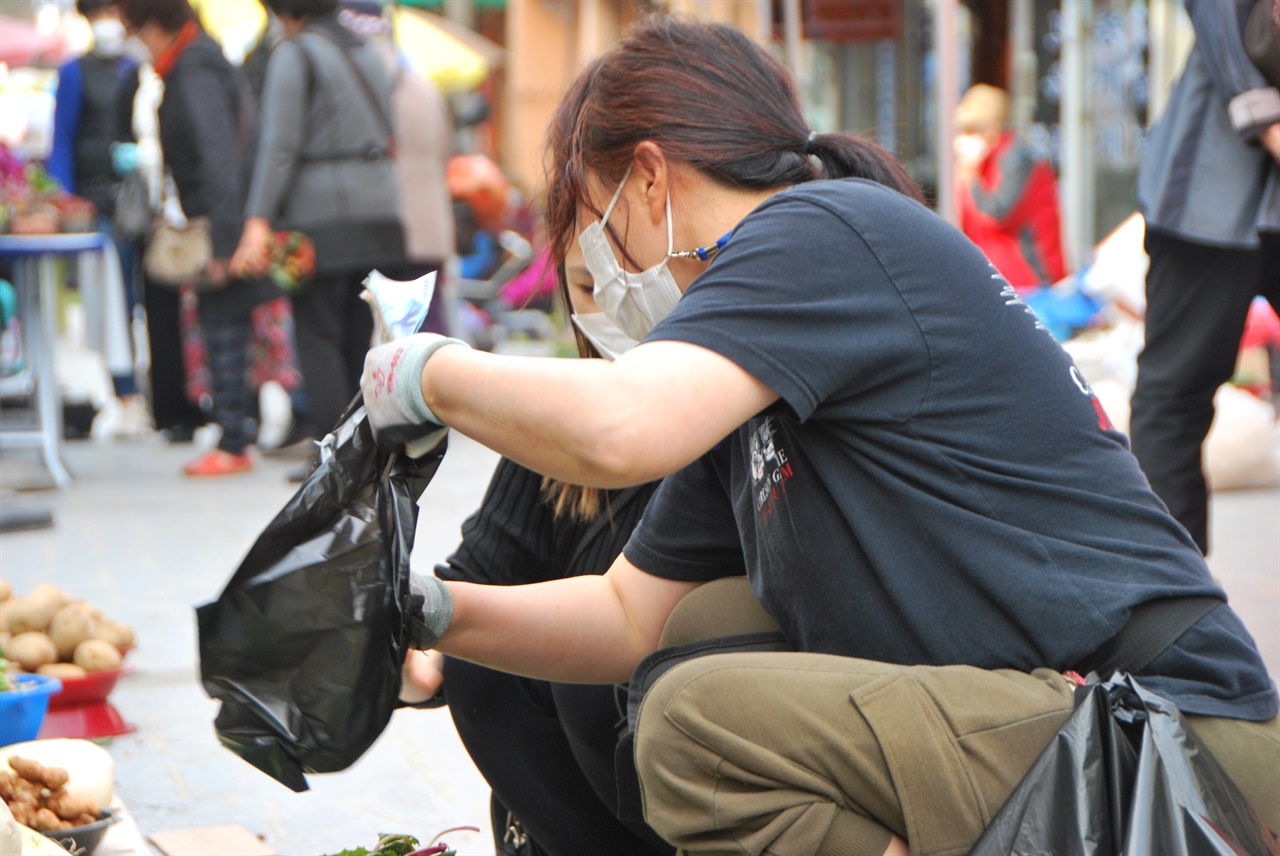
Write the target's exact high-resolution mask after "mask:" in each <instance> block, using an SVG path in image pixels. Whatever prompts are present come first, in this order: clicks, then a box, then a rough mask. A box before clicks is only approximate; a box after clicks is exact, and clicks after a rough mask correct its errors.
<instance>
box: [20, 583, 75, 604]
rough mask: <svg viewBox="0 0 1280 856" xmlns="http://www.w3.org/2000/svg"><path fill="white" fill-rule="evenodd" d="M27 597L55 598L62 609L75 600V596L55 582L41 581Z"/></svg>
mask: <svg viewBox="0 0 1280 856" xmlns="http://www.w3.org/2000/svg"><path fill="white" fill-rule="evenodd" d="M27 597H35V598H41V599H45V598H47V599H49V600H53V601H55V602H57V604H58V609H61V608H62V607H64V606H66V605H67V604H69V603H71V601H73V600H75V598H73V597H72V596H71V595H69V594H67V593H66V592H65V591H63V590H62V589H60V588H58V587H57V586H55V585H54V584H53V583H40V585H38V586H36V587H35V588H33V589H32V590H31V591H30V592H28V593H27Z"/></svg>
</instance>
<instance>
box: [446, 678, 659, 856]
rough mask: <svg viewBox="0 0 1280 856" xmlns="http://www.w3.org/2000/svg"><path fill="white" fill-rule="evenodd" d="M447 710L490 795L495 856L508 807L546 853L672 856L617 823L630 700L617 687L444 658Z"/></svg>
mask: <svg viewBox="0 0 1280 856" xmlns="http://www.w3.org/2000/svg"><path fill="white" fill-rule="evenodd" d="M444 674H445V678H444V686H445V692H446V693H447V695H448V699H449V710H450V712H451V713H452V715H453V721H454V724H455V725H456V726H457V729H458V734H459V736H460V737H461V738H462V742H463V745H465V746H466V747H467V751H468V752H469V753H470V754H471V758H472V760H473V761H474V762H475V764H476V767H477V768H478V769H479V770H480V773H481V774H482V775H483V776H484V777H485V780H486V781H488V783H489V786H490V787H491V788H493V797H494V801H495V803H496V805H495V809H496V810H495V812H494V814H495V822H494V838H495V844H496V846H497V852H499V853H501V852H504V851H503V849H502V836H503V833H504V832H505V828H504V826H503V820H504V819H505V811H504V809H507V810H510V811H511V812H512V814H514V815H515V816H516V817H517V818H518V819H519V820H520V822H521V823H522V824H523V826H524V829H525V832H526V833H527V834H528V836H529V837H530V839H532V841H533V842H534V844H535V845H536V847H535V850H534V852H535V853H538V854H545V856H584V854H609V856H670V854H673V853H674V852H675V849H674V848H673V847H671V846H670V845H669V844H667V843H666V842H664V841H663V840H662V839H661V838H659V837H658V835H657V833H655V832H654V831H653V830H652V829H650V828H649V827H647V826H643V825H627V824H624V823H623V822H622V821H620V820H618V818H617V814H616V812H617V805H618V796H617V780H616V778H615V775H614V764H613V753H614V749H615V747H616V746H617V743H618V735H619V729H620V728H621V726H622V724H623V720H624V719H625V717H626V693H625V691H624V690H622V689H620V688H617V687H613V686H593V685H578V684H551V683H547V682H546V681H536V680H533V679H530V678H522V677H518V676H516V675H510V674H507V673H505V672H499V671H496V670H494V669H488V668H485V667H484V666H477V665H475V664H474V663H468V662H465V661H463V660H455V659H453V658H452V657H449V658H446V659H445V670H444Z"/></svg>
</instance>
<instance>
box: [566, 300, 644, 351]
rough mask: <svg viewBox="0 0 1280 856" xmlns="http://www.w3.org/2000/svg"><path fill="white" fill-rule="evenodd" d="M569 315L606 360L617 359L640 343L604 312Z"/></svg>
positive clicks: (574, 324)
mask: <svg viewBox="0 0 1280 856" xmlns="http://www.w3.org/2000/svg"><path fill="white" fill-rule="evenodd" d="M569 317H570V318H571V319H573V326H575V327H577V328H578V330H579V331H581V333H582V335H584V336H586V337H587V341H588V342H590V343H591V345H592V347H594V348H595V349H596V352H597V353H599V354H600V356H602V357H604V358H605V359H606V360H616V359H617V358H618V357H619V355H621V354H624V353H626V352H627V351H629V350H631V349H632V348H634V347H635V346H636V345H638V344H640V342H638V341H637V340H635V339H633V338H631V337H630V336H628V335H627V334H626V333H624V332H622V331H621V330H619V329H618V326H617V325H616V324H614V323H613V322H612V321H610V320H609V316H608V315H605V314H604V313H603V312H589V313H587V314H586V315H579V314H577V313H576V312H575V313H574V314H573V315H570V316H569Z"/></svg>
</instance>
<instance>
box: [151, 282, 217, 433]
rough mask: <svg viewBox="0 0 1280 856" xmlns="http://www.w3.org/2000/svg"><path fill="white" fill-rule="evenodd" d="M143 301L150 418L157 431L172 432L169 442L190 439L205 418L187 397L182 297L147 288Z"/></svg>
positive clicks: (158, 289)
mask: <svg viewBox="0 0 1280 856" xmlns="http://www.w3.org/2000/svg"><path fill="white" fill-rule="evenodd" d="M143 301H144V306H145V308H146V313H147V347H148V351H149V353H150V363H151V365H150V380H151V415H152V417H153V419H154V420H155V425H156V429H157V430H162V431H168V432H171V433H170V436H171V439H174V440H190V439H191V432H192V431H194V430H195V429H196V428H198V427H200V426H201V425H203V424H204V423H205V416H204V411H202V410H201V409H200V408H199V407H198V406H197V405H196V404H195V403H194V402H192V401H191V400H190V399H189V398H187V385H186V384H187V381H186V368H185V360H184V357H183V352H182V329H181V325H180V322H179V312H180V306H181V298H180V297H179V295H178V292H177V291H176V290H174V289H168V288H163V287H161V286H157V285H150V286H149V287H147V288H146V289H145V290H144V291H143Z"/></svg>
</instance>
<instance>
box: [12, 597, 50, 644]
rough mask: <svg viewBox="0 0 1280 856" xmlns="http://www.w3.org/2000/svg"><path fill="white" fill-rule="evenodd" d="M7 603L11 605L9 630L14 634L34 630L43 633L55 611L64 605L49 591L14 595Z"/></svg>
mask: <svg viewBox="0 0 1280 856" xmlns="http://www.w3.org/2000/svg"><path fill="white" fill-rule="evenodd" d="M5 603H6V604H7V605H8V606H9V610H8V612H9V627H8V630H9V632H10V633H14V634H18V633H28V632H30V631H33V630H34V631H36V632H40V633H43V632H44V631H45V630H47V629H48V627H49V622H50V621H52V620H53V615H54V613H56V612H57V611H58V610H59V609H60V608H61V607H62V603H61V601H60V600H59V599H58V598H57V597H56V596H51V595H49V594H47V593H46V594H42V595H36V594H31V595H27V596H26V597H12V598H9V599H8V600H6V601H5Z"/></svg>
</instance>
